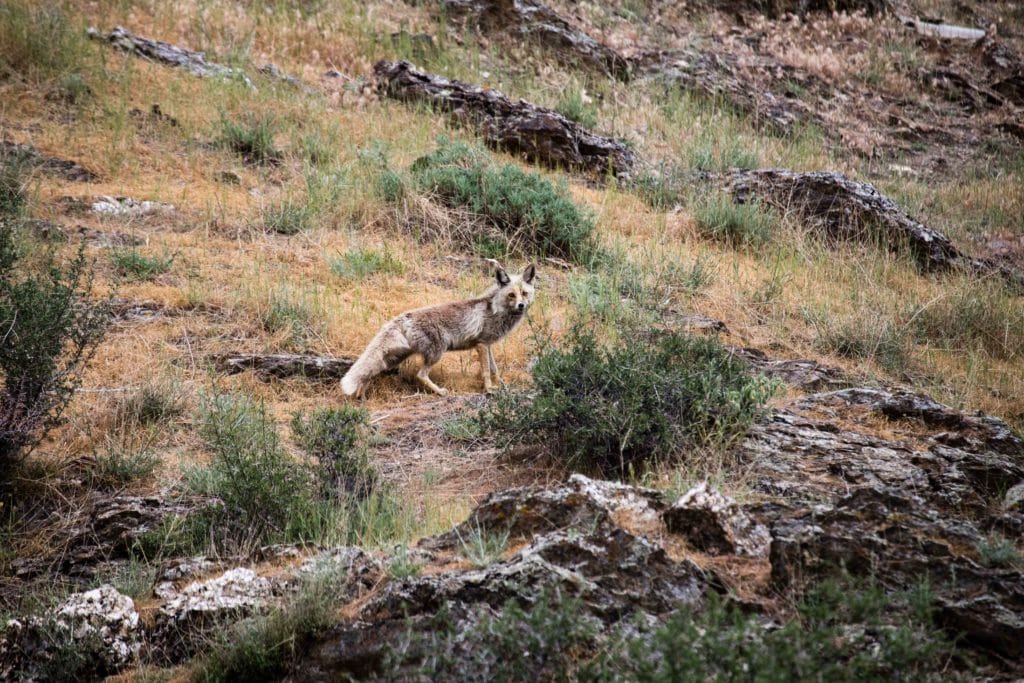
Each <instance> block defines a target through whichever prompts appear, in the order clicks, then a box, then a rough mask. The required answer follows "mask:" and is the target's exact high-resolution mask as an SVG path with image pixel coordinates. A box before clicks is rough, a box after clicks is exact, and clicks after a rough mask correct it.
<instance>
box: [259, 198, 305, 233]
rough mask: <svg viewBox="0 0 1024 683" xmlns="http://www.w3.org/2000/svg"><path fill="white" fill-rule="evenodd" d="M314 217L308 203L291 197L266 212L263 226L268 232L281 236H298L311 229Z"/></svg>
mask: <svg viewBox="0 0 1024 683" xmlns="http://www.w3.org/2000/svg"><path fill="white" fill-rule="evenodd" d="M313 216H314V214H313V211H312V210H311V208H310V206H309V205H308V204H307V203H306V202H304V201H302V200H300V199H294V198H291V197H289V198H288V199H285V200H284V201H283V202H280V203H278V204H274V205H272V206H270V207H269V208H267V209H266V211H264V213H263V225H264V227H265V228H266V229H267V230H268V231H270V232H276V233H277V234H279V235H298V234H299V233H300V232H304V231H306V230H308V229H309V227H310V226H311V225H312V221H313Z"/></svg>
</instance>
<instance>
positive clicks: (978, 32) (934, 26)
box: [899, 16, 986, 41]
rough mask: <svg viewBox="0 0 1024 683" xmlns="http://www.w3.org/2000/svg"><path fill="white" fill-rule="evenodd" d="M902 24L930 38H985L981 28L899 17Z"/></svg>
mask: <svg viewBox="0 0 1024 683" xmlns="http://www.w3.org/2000/svg"><path fill="white" fill-rule="evenodd" d="M899 20H900V23H902V24H903V25H904V26H906V27H908V28H912V29H914V30H915V31H917V32H918V33H919V34H921V35H922V36H928V37H929V38H942V39H944V40H971V41H973V40H981V39H982V38H984V37H985V35H986V34H985V31H983V30H982V29H980V28H969V27H967V26H954V25H952V24H940V23H936V22H933V21H924V20H922V19H918V18H916V17H904V16H901V17H899Z"/></svg>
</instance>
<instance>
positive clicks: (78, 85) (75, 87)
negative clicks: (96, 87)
mask: <svg viewBox="0 0 1024 683" xmlns="http://www.w3.org/2000/svg"><path fill="white" fill-rule="evenodd" d="M91 94H92V88H90V87H89V84H88V83H86V82H85V79H84V78H82V74H79V73H70V74H66V75H64V76H61V78H60V81H58V83H57V96H58V97H60V99H61V101H63V102H64V103H66V104H70V105H71V106H76V105H79V104H82V102H84V101H85V100H86V98H87V97H89V95H91Z"/></svg>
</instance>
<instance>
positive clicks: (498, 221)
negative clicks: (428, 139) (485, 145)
mask: <svg viewBox="0 0 1024 683" xmlns="http://www.w3.org/2000/svg"><path fill="white" fill-rule="evenodd" d="M412 174H413V176H414V177H415V179H416V182H417V184H418V185H419V187H420V189H422V190H424V191H426V192H429V193H431V194H433V195H434V196H436V197H437V198H438V199H440V200H441V201H442V202H443V203H445V204H447V205H449V206H452V207H456V208H459V209H462V210H464V211H466V212H467V213H468V214H469V217H470V218H471V219H473V220H472V221H471V222H472V223H474V224H475V225H470V226H469V228H468V230H469V231H470V232H469V234H467V235H462V236H461V237H462V238H463V240H462V241H464V243H467V244H470V245H475V246H477V247H478V248H479V247H480V246H481V245H483V246H487V245H491V246H490V247H489V248H490V249H493V245H494V244H495V243H496V244H499V245H501V248H502V249H503V251H504V254H511V253H523V252H531V251H535V252H537V253H540V254H544V255H548V256H555V257H558V258H564V259H568V260H570V261H575V262H577V263H588V262H589V261H590V260H591V259H592V258H593V257H594V255H595V253H596V247H595V243H594V235H593V232H594V220H593V218H592V217H591V216H590V215H588V214H587V213H586V212H584V211H583V210H581V209H580V208H579V207H577V206H576V205H575V204H574V203H573V202H572V200H571V199H570V198H569V197H568V196H567V192H566V191H565V188H564V187H558V188H556V187H555V186H554V185H552V184H551V182H550V181H548V180H547V179H546V178H544V177H543V176H541V175H539V174H537V173H527V172H524V171H523V170H522V169H520V168H519V167H518V166H514V165H512V164H506V165H504V166H501V167H497V166H494V165H493V164H492V163H491V161H490V157H489V156H488V155H487V154H486V152H484V151H483V150H481V149H479V148H475V147H471V146H469V145H466V144H464V143H459V142H450V141H448V140H447V139H445V138H441V140H440V141H439V144H438V148H437V149H436V150H435V151H434V152H432V153H430V154H428V155H426V156H424V157H421V158H419V159H417V160H416V162H415V163H413V165H412ZM481 238H484V239H481Z"/></svg>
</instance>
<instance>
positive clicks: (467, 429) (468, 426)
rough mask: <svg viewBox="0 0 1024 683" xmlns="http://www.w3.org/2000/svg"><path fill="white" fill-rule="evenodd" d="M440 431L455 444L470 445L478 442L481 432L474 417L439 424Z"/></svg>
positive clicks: (456, 418)
mask: <svg viewBox="0 0 1024 683" xmlns="http://www.w3.org/2000/svg"><path fill="white" fill-rule="evenodd" d="M441 430H442V431H443V432H444V434H445V436H447V437H448V438H449V439H451V440H452V441H455V442H456V443H472V442H473V441H476V440H478V439H479V438H480V437H481V435H482V434H483V432H482V431H481V429H480V421H479V420H477V419H476V417H475V416H466V417H455V418H452V419H450V420H445V421H444V422H442V423H441Z"/></svg>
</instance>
